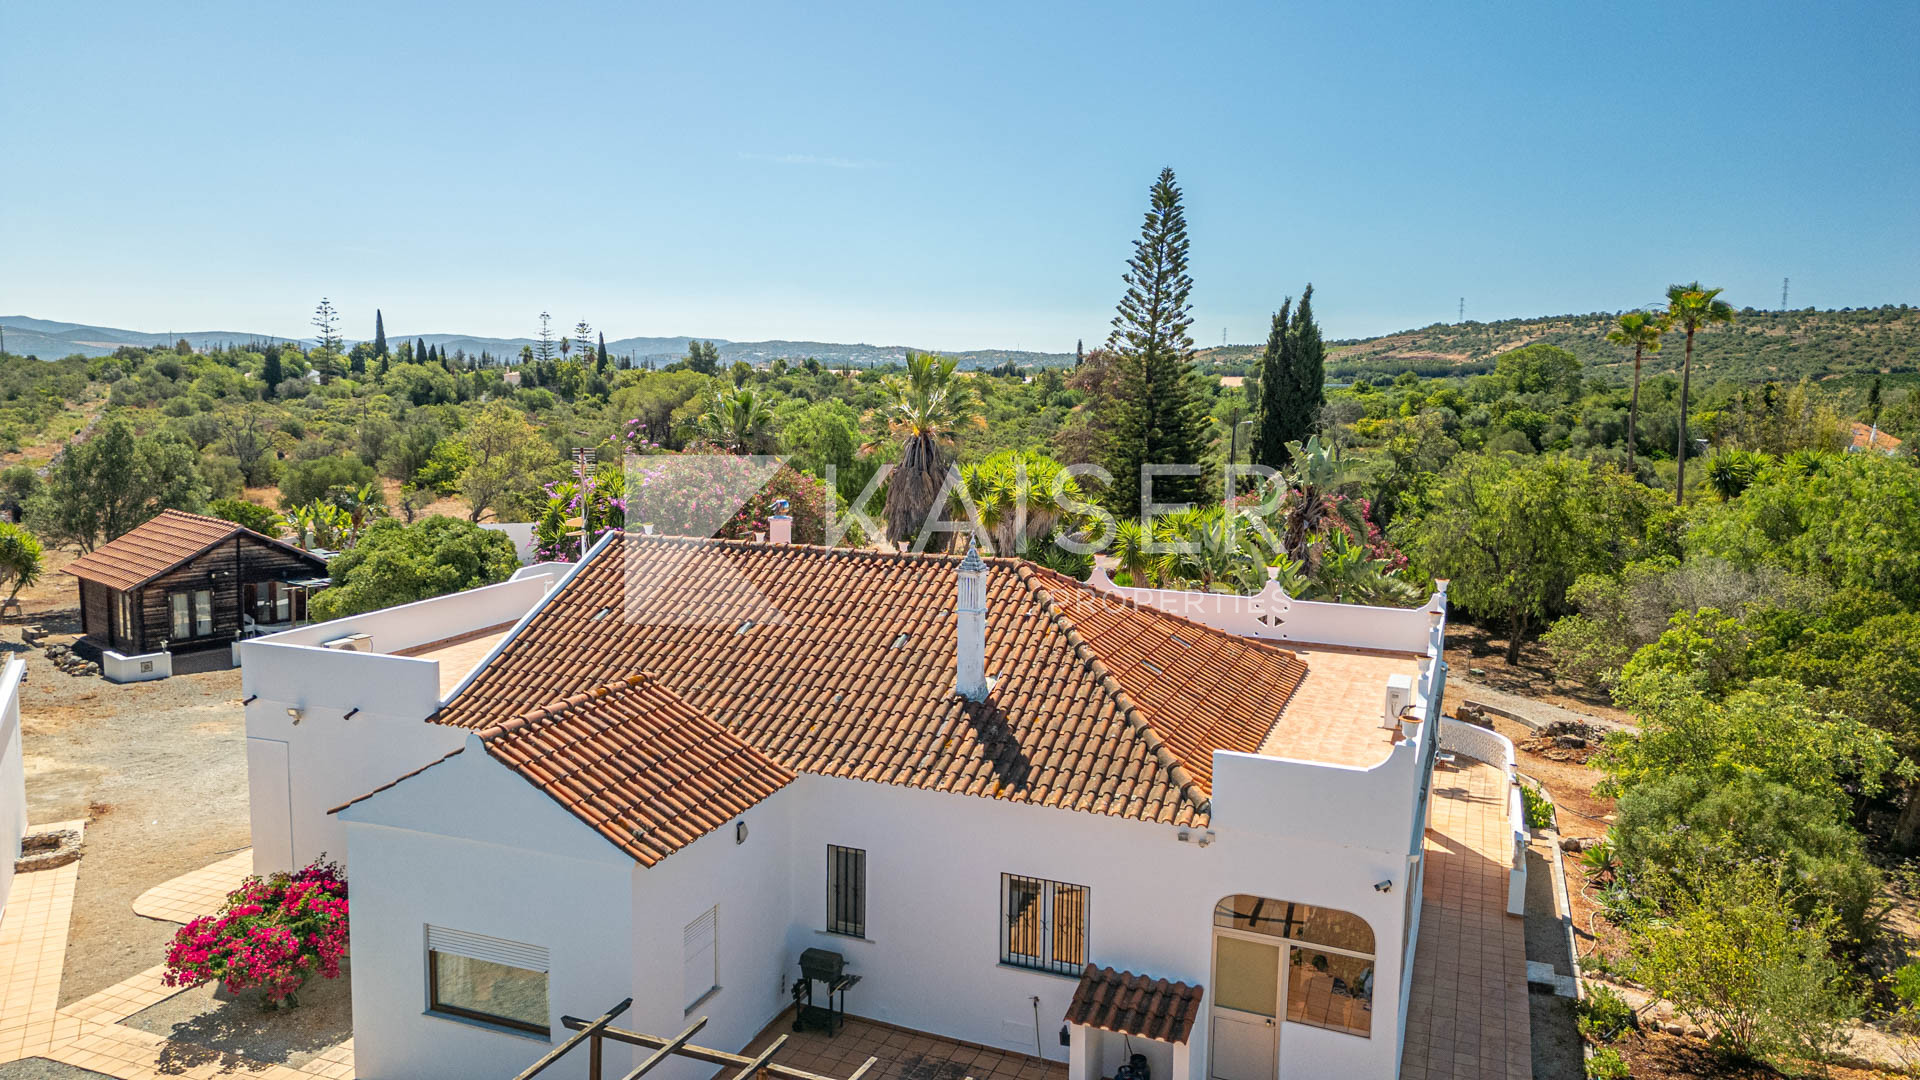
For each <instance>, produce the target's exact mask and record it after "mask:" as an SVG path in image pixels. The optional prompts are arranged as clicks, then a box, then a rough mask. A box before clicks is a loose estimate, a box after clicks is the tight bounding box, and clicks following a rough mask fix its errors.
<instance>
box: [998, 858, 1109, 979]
mask: <svg viewBox="0 0 1920 1080" xmlns="http://www.w3.org/2000/svg"><path fill="white" fill-rule="evenodd" d="M1088 891H1089V890H1088V889H1087V887H1086V886H1085V885H1069V884H1067V883H1066V882H1064V881H1048V880H1046V879H1045V878H1032V877H1024V876H1022V875H1020V874H1001V875H1000V922H1001V937H1000V962H1001V963H1003V964H1012V965H1014V966H1016V967H1030V968H1038V969H1039V970H1041V971H1051V972H1055V973H1057V974H1061V975H1078V974H1080V969H1081V968H1084V967H1086V965H1087V899H1088Z"/></svg>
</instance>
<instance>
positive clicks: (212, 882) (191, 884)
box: [133, 848, 253, 924]
mask: <svg viewBox="0 0 1920 1080" xmlns="http://www.w3.org/2000/svg"><path fill="white" fill-rule="evenodd" d="M251 873H253V849H252V848H245V849H243V850H240V851H237V852H235V853H233V854H232V855H229V856H227V857H226V858H224V859H221V860H220V861H219V862H217V863H214V864H213V865H211V866H203V867H201V868H200V869H198V870H194V871H191V872H189V873H185V874H181V875H180V876H179V877H177V878H174V879H173V880H172V881H163V882H161V883H160V884H158V885H155V886H154V887H153V888H151V889H148V890H147V891H146V892H143V893H141V894H140V895H139V896H136V897H134V898H133V913H134V914H135V915H142V916H145V917H146V918H149V919H159V920H161V921H162V922H177V923H183V924H184V923H189V922H192V921H193V920H195V919H197V918H199V917H200V916H202V915H211V914H213V913H214V912H216V911H219V910H220V903H221V901H223V900H225V899H226V898H227V894H228V893H230V892H232V891H233V890H234V889H235V888H236V887H238V886H239V884H240V880H241V879H242V878H244V877H246V876H247V875H249V874H251Z"/></svg>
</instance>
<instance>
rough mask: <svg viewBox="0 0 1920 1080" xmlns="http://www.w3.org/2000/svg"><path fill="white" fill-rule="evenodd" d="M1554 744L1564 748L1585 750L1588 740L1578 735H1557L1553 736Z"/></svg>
mask: <svg viewBox="0 0 1920 1080" xmlns="http://www.w3.org/2000/svg"><path fill="white" fill-rule="evenodd" d="M1553 744H1554V745H1555V746H1558V747H1560V748H1561V749H1563V750H1584V749H1586V746H1587V740H1585V739H1583V738H1581V737H1580V736H1578V735H1555V736H1554V737H1553Z"/></svg>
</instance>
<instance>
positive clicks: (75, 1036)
mask: <svg viewBox="0 0 1920 1080" xmlns="http://www.w3.org/2000/svg"><path fill="white" fill-rule="evenodd" d="M84 825H85V823H84V822H78V821H73V822H62V823H60V824H58V825H52V826H45V827H46V828H63V829H64V828H70V829H82V828H84ZM38 828H39V827H36V831H38ZM241 855H245V856H246V863H245V864H244V865H242V864H240V863H239V860H240V858H241ZM84 862H85V860H84V859H83V860H82V861H81V862H80V863H69V864H67V865H66V866H61V867H55V868H54V869H51V870H35V871H33V872H31V873H26V874H19V875H16V876H15V877H14V879H13V893H12V895H11V896H9V897H8V898H7V907H6V911H5V913H4V915H0V1065H4V1064H6V1063H8V1062H13V1061H20V1060H24V1059H35V1058H39V1059H46V1060H49V1061H55V1062H60V1063H62V1064H65V1065H69V1066H73V1067H75V1068H79V1069H84V1070H90V1071H91V1072H94V1073H98V1074H100V1075H103V1076H111V1077H115V1078H117V1080H159V1078H161V1077H185V1078H188V1080H215V1078H218V1077H232V1076H234V1075H236V1074H241V1075H245V1076H248V1077H259V1078H262V1080H315V1078H318V1080H343V1078H345V1077H351V1076H352V1075H353V1040H351V1039H348V1040H346V1041H345V1042H343V1043H340V1044H339V1045H337V1046H332V1047H329V1048H327V1049H326V1050H325V1051H323V1052H322V1053H320V1054H319V1055H318V1056H316V1057H314V1058H313V1059H312V1060H311V1061H308V1062H307V1063H306V1064H305V1066H304V1067H302V1068H298V1069H295V1068H289V1067H287V1066H284V1065H275V1064H271V1063H267V1062H261V1061H254V1060H251V1059H249V1058H246V1057H243V1056H241V1055H239V1054H234V1053H227V1052H223V1053H209V1052H207V1051H206V1050H205V1049H204V1048H202V1047H197V1046H193V1045H191V1044H186V1043H181V1042H177V1041H174V1040H169V1039H166V1038H162V1037H161V1036H159V1035H155V1034H152V1033H150V1032H146V1031H141V1030H139V1029H137V1028H134V1027H130V1026H128V1025H127V1024H125V1023H122V1021H124V1020H125V1019H126V1018H127V1017H129V1016H132V1015H133V1014H135V1013H137V1012H140V1011H141V1010H143V1009H146V1008H149V1007H151V1006H152V1005H154V1004H155V1003H157V1002H159V1001H162V1000H164V999H166V998H169V997H172V996H173V995H175V994H179V993H183V991H181V990H179V989H177V988H174V987H170V986H167V985H166V984H165V983H164V982H163V981H162V980H161V976H162V975H163V974H164V972H165V969H164V968H162V967H152V968H148V969H147V970H146V971H143V972H141V973H139V974H138V975H135V976H133V977H132V978H129V979H125V980H122V981H121V982H119V983H116V984H115V985H113V986H110V987H107V988H106V989H104V990H101V991H100V992H98V993H95V994H90V995H88V996H87V997H84V998H82V999H80V1000H79V1001H76V1002H74V1003H73V1004H71V1005H69V1006H67V1007H66V1008H64V1009H61V1008H57V1006H58V1003H59V995H60V976H61V972H62V969H63V967H64V964H65V959H66V946H67V928H68V923H69V921H70V919H71V917H72V913H73V895H74V886H75V884H76V882H77V881H78V879H79V871H80V866H81V865H82V863H84ZM251 871H252V857H251V853H241V854H237V855H235V856H232V857H230V858H228V859H223V860H221V861H220V862H218V863H215V864H213V865H212V866H208V867H204V868H202V869H201V870H198V871H195V872H194V873H191V874H186V875H183V876H182V877H180V878H176V879H174V880H173V881H171V882H167V883H166V884H165V885H161V886H158V887H156V888H155V889H153V890H149V892H148V893H147V894H145V895H143V896H142V897H141V900H142V901H144V900H146V899H147V898H148V897H149V896H153V895H154V894H155V893H159V892H160V890H163V889H168V888H169V887H170V886H176V885H178V886H179V887H178V888H174V889H172V890H171V891H169V892H167V893H166V894H165V896H164V897H163V898H161V899H159V900H156V902H155V904H154V905H152V908H151V909H152V910H156V911H157V910H166V911H171V912H174V913H178V914H185V913H187V912H189V911H192V914H186V918H192V917H194V915H198V914H208V913H210V912H212V911H213V910H215V909H216V908H218V907H219V904H220V901H221V899H223V898H224V897H225V896H226V893H227V891H228V890H230V889H232V888H233V887H234V886H236V885H238V884H239V882H240V878H242V877H245V876H246V875H247V874H248V873H250V872H251ZM189 879H192V882H193V884H192V886H191V887H189V886H188V885H185V884H182V883H185V882H188V881H189ZM209 898H210V900H209ZM193 909H198V910H193ZM139 913H140V914H146V912H139ZM155 917H161V918H167V917H169V916H155ZM173 921H185V920H184V919H175V920H173ZM36 1071H41V1070H36Z"/></svg>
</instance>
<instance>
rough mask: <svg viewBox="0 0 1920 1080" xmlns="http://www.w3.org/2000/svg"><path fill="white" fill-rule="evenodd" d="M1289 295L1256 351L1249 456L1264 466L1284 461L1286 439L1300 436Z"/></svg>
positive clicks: (1291, 307)
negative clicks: (1256, 409) (1256, 408)
mask: <svg viewBox="0 0 1920 1080" xmlns="http://www.w3.org/2000/svg"><path fill="white" fill-rule="evenodd" d="M1292 321H1293V297H1291V296H1289V297H1287V299H1286V302H1285V303H1282V304H1281V305H1280V310H1279V311H1276V312H1274V314H1273V323H1272V325H1271V326H1270V327H1269V328H1268V329H1267V348H1266V351H1265V352H1263V353H1261V354H1260V415H1259V424H1258V426H1257V429H1256V433H1255V435H1254V439H1253V452H1252V454H1251V457H1252V459H1253V460H1254V461H1255V462H1257V463H1259V464H1261V465H1265V466H1267V467H1268V468H1273V469H1278V468H1281V467H1283V466H1285V465H1286V463H1287V441H1288V440H1289V439H1298V438H1303V437H1304V436H1302V435H1300V434H1299V431H1300V427H1301V425H1300V408H1299V401H1298V395H1297V394H1296V393H1295V392H1294V391H1295V383H1294V380H1293V337H1292V335H1291V334H1289V333H1287V327H1288V326H1289V325H1290V324H1291V323H1292Z"/></svg>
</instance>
